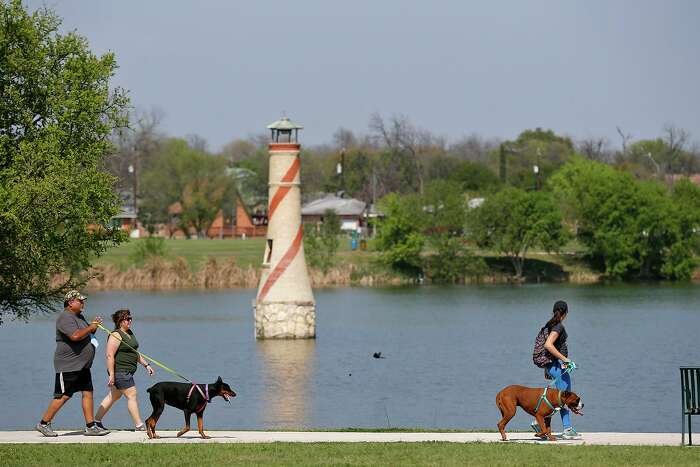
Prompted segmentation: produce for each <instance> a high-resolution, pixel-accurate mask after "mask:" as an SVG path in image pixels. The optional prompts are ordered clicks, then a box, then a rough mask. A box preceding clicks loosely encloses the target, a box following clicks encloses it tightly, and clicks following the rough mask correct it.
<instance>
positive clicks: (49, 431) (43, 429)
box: [34, 423, 58, 438]
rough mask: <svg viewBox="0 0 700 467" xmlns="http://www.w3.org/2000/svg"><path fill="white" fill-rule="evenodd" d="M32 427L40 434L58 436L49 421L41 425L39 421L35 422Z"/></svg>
mask: <svg viewBox="0 0 700 467" xmlns="http://www.w3.org/2000/svg"><path fill="white" fill-rule="evenodd" d="M34 428H35V429H36V431H38V432H39V433H41V434H42V435H44V436H47V437H49V438H53V437H54V436H58V433H56V432H55V431H53V428H51V423H47V424H46V425H42V424H41V423H37V424H36V426H35V427H34Z"/></svg>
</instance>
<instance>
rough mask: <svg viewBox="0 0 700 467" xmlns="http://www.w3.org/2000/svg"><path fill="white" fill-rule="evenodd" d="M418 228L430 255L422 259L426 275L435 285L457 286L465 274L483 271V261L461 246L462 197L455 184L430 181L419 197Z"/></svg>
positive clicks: (463, 244)
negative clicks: (450, 284) (420, 210)
mask: <svg viewBox="0 0 700 467" xmlns="http://www.w3.org/2000/svg"><path fill="white" fill-rule="evenodd" d="M421 206H422V211H423V212H422V215H421V217H420V218H419V219H417V220H418V221H419V225H420V226H421V229H422V231H423V233H424V235H425V236H426V239H427V242H426V243H427V245H428V246H429V248H430V250H431V251H430V253H431V254H430V255H428V256H427V257H426V258H425V259H424V261H423V262H424V264H425V266H424V269H425V271H426V276H427V277H428V278H429V279H430V280H431V281H432V282H435V283H457V282H461V281H463V280H464V277H465V276H466V275H468V274H472V275H473V274H478V273H479V272H481V271H483V269H484V267H485V265H484V263H483V260H480V259H479V260H477V259H475V258H474V257H473V256H471V255H470V254H469V251H468V250H467V247H466V245H465V243H464V237H463V233H464V224H465V221H466V211H467V205H466V198H465V196H464V192H463V190H462V188H461V187H460V185H459V183H457V182H453V181H448V180H432V181H430V182H428V183H427V184H426V186H425V194H424V195H423V196H422V197H421Z"/></svg>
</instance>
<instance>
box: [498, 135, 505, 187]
mask: <svg viewBox="0 0 700 467" xmlns="http://www.w3.org/2000/svg"><path fill="white" fill-rule="evenodd" d="M498 158H499V175H500V178H501V183H503V184H504V185H505V183H506V148H505V144H504V143H501V144H500V146H499V148H498Z"/></svg>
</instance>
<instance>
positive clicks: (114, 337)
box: [95, 309, 153, 431]
mask: <svg viewBox="0 0 700 467" xmlns="http://www.w3.org/2000/svg"><path fill="white" fill-rule="evenodd" d="M112 320H113V321H114V325H115V329H114V332H112V334H111V335H110V336H109V338H108V339H107V350H106V351H105V353H106V358H107V373H108V375H109V380H108V381H107V386H109V394H107V395H106V396H105V398H104V399H103V400H102V403H101V404H100V407H99V408H98V409H97V413H96V414H95V423H97V425H98V426H100V427H104V425H102V417H104V416H105V414H106V413H107V412H108V411H109V409H110V408H112V405H113V404H114V403H115V402H117V401H118V400H119V398H120V397H121V396H124V397H126V406H127V408H128V409H129V415H131V418H132V419H133V420H134V426H135V427H136V431H145V429H146V428H145V426H144V424H143V422H142V421H141V414H140V413H139V405H138V400H137V399H136V397H137V395H138V392H137V391H136V384H135V383H134V373H136V368H137V366H136V364H137V363H140V364H141V365H143V367H144V368H146V371H148V374H149V375H153V368H151V366H150V365H149V364H148V362H147V361H146V360H145V359H144V358H143V357H142V356H141V355H140V354H139V353H138V351H137V349H138V348H139V343H138V341H137V340H136V336H134V333H133V332H132V331H131V323H132V321H133V318H132V317H131V312H130V311H129V310H127V309H122V310H117V311H116V312H115V313H114V314H113V315H112Z"/></svg>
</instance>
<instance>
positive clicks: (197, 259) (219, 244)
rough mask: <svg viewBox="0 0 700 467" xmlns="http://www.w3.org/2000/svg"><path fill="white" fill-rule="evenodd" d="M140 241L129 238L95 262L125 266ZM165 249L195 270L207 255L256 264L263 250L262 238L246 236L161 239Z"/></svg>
mask: <svg viewBox="0 0 700 467" xmlns="http://www.w3.org/2000/svg"><path fill="white" fill-rule="evenodd" d="M141 241H143V240H130V241H129V242H126V243H124V244H122V245H119V246H117V247H114V248H110V249H109V250H107V252H106V253H105V254H104V255H103V256H101V257H100V258H99V259H98V260H97V261H96V262H95V264H112V265H115V266H117V267H119V268H120V269H127V268H128V267H129V266H130V265H131V264H132V261H131V259H130V258H129V257H130V255H131V254H132V253H133V252H134V249H135V248H136V245H137V244H138V242H141ZM165 244H166V247H167V250H168V254H167V256H166V259H173V258H176V257H178V256H181V257H183V258H185V260H187V262H188V263H189V264H190V267H192V268H194V269H197V268H198V267H199V266H200V265H201V264H202V263H204V262H205V261H206V259H207V258H208V257H214V258H217V259H222V260H223V259H226V258H230V257H235V258H236V261H237V262H238V264H239V265H241V266H243V267H247V266H248V265H249V264H252V265H253V266H257V265H259V264H260V262H261V261H262V257H263V252H264V251H265V239H264V238H262V237H259V238H248V239H245V240H241V239H239V238H237V239H226V240H165Z"/></svg>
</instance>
